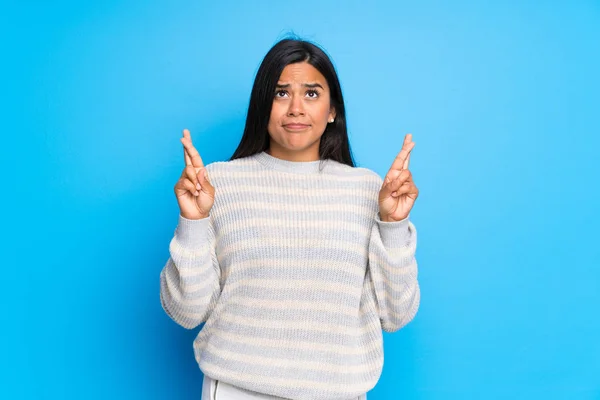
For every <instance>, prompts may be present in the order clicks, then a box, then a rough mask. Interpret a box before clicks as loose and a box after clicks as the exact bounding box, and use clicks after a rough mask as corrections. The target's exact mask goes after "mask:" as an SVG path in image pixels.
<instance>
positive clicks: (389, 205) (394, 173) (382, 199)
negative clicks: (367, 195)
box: [379, 133, 419, 222]
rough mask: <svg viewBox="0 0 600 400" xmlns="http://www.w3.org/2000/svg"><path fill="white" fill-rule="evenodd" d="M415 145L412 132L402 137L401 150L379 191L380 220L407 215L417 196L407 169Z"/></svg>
mask: <svg viewBox="0 0 600 400" xmlns="http://www.w3.org/2000/svg"><path fill="white" fill-rule="evenodd" d="M414 146H415V143H414V142H413V141H412V134H410V133H409V134H407V135H406V136H405V137H404V144H403V145H402V150H400V153H398V155H397V156H396V159H395V160H394V163H393V164H392V167H391V168H390V170H389V171H388V173H387V174H386V176H385V179H384V181H383V185H382V186H381V190H380V191H379V215H380V218H381V220H382V221H386V222H394V221H401V220H403V219H405V218H406V217H408V214H409V213H410V210H411V209H412V207H413V205H414V204H415V200H417V197H418V196H419V189H417V187H416V186H415V183H414V182H413V179H412V174H411V173H410V171H409V170H408V163H409V161H410V152H411V150H412V149H413V147H414Z"/></svg>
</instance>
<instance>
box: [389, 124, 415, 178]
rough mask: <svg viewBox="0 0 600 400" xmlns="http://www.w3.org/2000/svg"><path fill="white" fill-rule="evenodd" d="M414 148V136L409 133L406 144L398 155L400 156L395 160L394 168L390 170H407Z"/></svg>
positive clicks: (405, 139)
mask: <svg viewBox="0 0 600 400" xmlns="http://www.w3.org/2000/svg"><path fill="white" fill-rule="evenodd" d="M413 147H415V143H414V142H413V141H412V134H410V133H409V134H407V135H406V136H405V137H404V144H403V145H402V150H400V153H398V155H397V156H396V158H395V159H394V163H393V164H392V167H391V168H390V169H395V170H398V171H400V170H402V169H407V168H408V163H407V161H408V158H409V156H410V152H411V150H412V149H413ZM405 166H406V168H405Z"/></svg>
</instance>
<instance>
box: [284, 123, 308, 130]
mask: <svg viewBox="0 0 600 400" xmlns="http://www.w3.org/2000/svg"><path fill="white" fill-rule="evenodd" d="M309 126H310V125H305V124H285V125H283V127H284V128H285V129H286V130H288V131H303V130H305V129H306V128H308V127H309Z"/></svg>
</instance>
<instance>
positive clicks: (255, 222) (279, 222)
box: [219, 218, 371, 235]
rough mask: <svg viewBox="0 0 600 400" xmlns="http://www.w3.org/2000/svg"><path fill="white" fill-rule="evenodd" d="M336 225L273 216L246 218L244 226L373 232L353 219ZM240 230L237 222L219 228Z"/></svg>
mask: <svg viewBox="0 0 600 400" xmlns="http://www.w3.org/2000/svg"><path fill="white" fill-rule="evenodd" d="M332 222H335V225H330V224H328V223H327V222H324V221H322V220H314V221H297V220H296V221H294V220H289V219H273V218H248V219H244V224H243V227H244V228H260V229H286V230H287V229H301V228H304V229H311V228H312V229H318V230H319V232H330V231H332V232H338V231H339V230H340V227H342V228H343V230H344V231H348V232H354V233H358V234H361V235H369V234H370V233H371V227H365V226H364V225H362V224H360V223H358V222H354V221H352V220H347V221H339V220H335V221H332ZM239 230H240V225H236V224H223V226H221V227H220V228H219V234H220V235H227V234H230V233H232V232H236V231H239Z"/></svg>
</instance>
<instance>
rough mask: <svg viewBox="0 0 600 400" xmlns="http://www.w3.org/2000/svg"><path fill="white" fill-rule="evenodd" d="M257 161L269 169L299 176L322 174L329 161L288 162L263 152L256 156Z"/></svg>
mask: <svg viewBox="0 0 600 400" xmlns="http://www.w3.org/2000/svg"><path fill="white" fill-rule="evenodd" d="M255 157H256V160H257V161H258V162H260V163H261V164H263V165H265V166H266V167H268V168H271V169H274V170H277V171H283V172H291V173H297V174H315V173H318V172H320V167H321V166H323V167H324V166H325V165H327V161H328V160H316V161H288V160H283V159H281V158H277V157H274V156H272V155H270V154H269V153H267V152H266V151H262V152H260V153H257V154H256V155H255Z"/></svg>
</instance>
